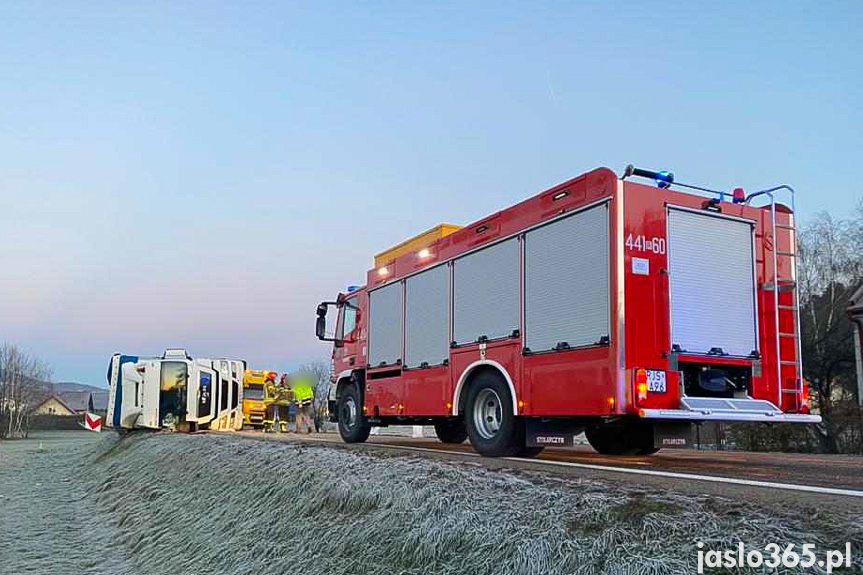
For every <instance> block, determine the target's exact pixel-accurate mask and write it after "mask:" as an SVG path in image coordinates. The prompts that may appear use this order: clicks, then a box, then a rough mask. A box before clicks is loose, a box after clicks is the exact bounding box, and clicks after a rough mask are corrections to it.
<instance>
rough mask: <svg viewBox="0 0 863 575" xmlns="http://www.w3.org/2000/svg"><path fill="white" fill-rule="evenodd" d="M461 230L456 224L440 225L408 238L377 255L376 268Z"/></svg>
mask: <svg viewBox="0 0 863 575" xmlns="http://www.w3.org/2000/svg"><path fill="white" fill-rule="evenodd" d="M459 229H461V226H457V225H455V224H439V225H437V226H435V227H433V228H431V229H429V230H426V231H424V232H423V233H421V234H418V235H415V236H414V237H412V238H408V239H406V240H405V241H403V242H402V243H400V244H398V245H396V246H393V247H391V248H390V249H388V250H386V251H383V252H381V253H379V254H375V267H376V268H378V267H381V266H382V265H385V264H386V263H387V262H391V261H393V260H394V259H396V258H397V257H399V256H402V255H404V254H406V253H410V252H417V251H419V250H421V249H423V248H424V247H427V246H429V245H431V244H432V242H434V241H435V240H439V239H441V238H443V237H446V236H448V235H450V234H451V233H453V232H455V231H457V230H459Z"/></svg>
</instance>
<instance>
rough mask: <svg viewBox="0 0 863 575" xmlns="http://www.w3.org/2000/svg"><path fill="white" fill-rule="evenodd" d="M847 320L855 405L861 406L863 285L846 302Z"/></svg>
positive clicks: (862, 392)
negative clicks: (853, 360) (854, 360)
mask: <svg viewBox="0 0 863 575" xmlns="http://www.w3.org/2000/svg"><path fill="white" fill-rule="evenodd" d="M845 311H846V312H847V313H848V319H850V320H851V321H852V322H853V323H854V353H855V355H856V356H857V405H860V406H863V285H861V286H860V287H859V288H858V289H857V291H856V292H854V295H852V296H851V299H850V300H849V301H848V308H847V309H846V310H845Z"/></svg>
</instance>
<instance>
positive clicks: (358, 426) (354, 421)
mask: <svg viewBox="0 0 863 575" xmlns="http://www.w3.org/2000/svg"><path fill="white" fill-rule="evenodd" d="M337 409H338V412H337V413H338V414H339V435H341V436H342V440H344V442H345V443H362V442H363V441H365V440H366V439H368V438H369V433H370V432H371V430H372V426H371V425H369V422H368V420H367V419H366V418H365V416H364V415H363V414H362V408H361V407H360V398H359V394H358V393H357V388H356V387H354V386H353V385H349V386H347V387H346V388H345V389H344V390H343V391H342V393H341V395H340V396H339V399H338V402H337Z"/></svg>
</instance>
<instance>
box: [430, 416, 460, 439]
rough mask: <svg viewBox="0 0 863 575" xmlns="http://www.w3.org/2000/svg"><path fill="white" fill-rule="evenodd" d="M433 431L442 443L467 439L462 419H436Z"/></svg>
mask: <svg viewBox="0 0 863 575" xmlns="http://www.w3.org/2000/svg"><path fill="white" fill-rule="evenodd" d="M434 432H435V435H437V438H438V439H440V440H441V442H442V443H464V440H465V439H467V428H465V426H464V420H463V419H443V420H441V421H436V422H435V424H434Z"/></svg>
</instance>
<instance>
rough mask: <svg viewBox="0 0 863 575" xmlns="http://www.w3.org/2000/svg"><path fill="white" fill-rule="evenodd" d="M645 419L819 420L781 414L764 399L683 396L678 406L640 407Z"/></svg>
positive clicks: (817, 419) (816, 421) (640, 414)
mask: <svg viewBox="0 0 863 575" xmlns="http://www.w3.org/2000/svg"><path fill="white" fill-rule="evenodd" d="M638 415H639V416H641V417H642V418H644V419H673V420H690V421H766V422H773V423H783V422H784V423H820V422H821V416H820V415H808V414H802V413H783V412H782V410H780V409H779V408H778V407H776V405H774V404H773V403H771V402H769V401H767V400H765V399H752V398H751V397H748V396H747V397H745V398H744V397H741V398H719V397H682V398H680V409H640V410H638Z"/></svg>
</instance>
